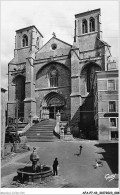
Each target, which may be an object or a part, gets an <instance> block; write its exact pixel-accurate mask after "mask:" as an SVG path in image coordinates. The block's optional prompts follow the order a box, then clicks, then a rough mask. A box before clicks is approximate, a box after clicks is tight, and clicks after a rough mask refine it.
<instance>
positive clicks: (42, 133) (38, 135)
mask: <svg viewBox="0 0 120 195" xmlns="http://www.w3.org/2000/svg"><path fill="white" fill-rule="evenodd" d="M55 125H56V121H55V120H53V119H49V120H48V119H46V120H43V121H40V122H39V123H37V124H35V125H33V126H32V127H30V129H29V130H28V131H27V132H26V133H25V135H26V136H27V140H28V142H52V141H55V140H59V139H58V138H57V137H56V136H55V135H54V134H53V130H54V128H55Z"/></svg>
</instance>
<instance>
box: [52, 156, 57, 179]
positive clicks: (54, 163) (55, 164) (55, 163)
mask: <svg viewBox="0 0 120 195" xmlns="http://www.w3.org/2000/svg"><path fill="white" fill-rule="evenodd" d="M57 167H58V160H57V158H55V160H54V162H53V175H58V170H57Z"/></svg>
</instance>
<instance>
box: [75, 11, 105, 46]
mask: <svg viewBox="0 0 120 195" xmlns="http://www.w3.org/2000/svg"><path fill="white" fill-rule="evenodd" d="M100 28H101V23H100V9H95V10H91V11H87V12H84V13H80V14H76V15H75V30H74V42H77V41H78V42H79V48H81V44H82V43H83V42H84V41H86V40H89V41H90V39H91V41H92V39H95V38H96V36H97V37H98V38H99V39H100V38H101V30H100ZM86 47H87V42H86ZM86 49H87V48H86Z"/></svg>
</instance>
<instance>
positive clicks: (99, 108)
mask: <svg viewBox="0 0 120 195" xmlns="http://www.w3.org/2000/svg"><path fill="white" fill-rule="evenodd" d="M118 100H119V94H118V70H110V69H109V70H108V71H102V72H96V75H95V80H94V111H95V112H94V119H95V126H96V129H97V130H98V139H99V140H113V139H118Z"/></svg>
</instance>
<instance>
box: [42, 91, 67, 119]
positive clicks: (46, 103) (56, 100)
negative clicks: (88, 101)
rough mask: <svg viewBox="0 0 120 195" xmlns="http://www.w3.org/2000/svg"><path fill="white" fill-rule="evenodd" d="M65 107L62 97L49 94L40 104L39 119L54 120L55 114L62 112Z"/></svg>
mask: <svg viewBox="0 0 120 195" xmlns="http://www.w3.org/2000/svg"><path fill="white" fill-rule="evenodd" d="M64 107H65V100H64V98H63V96H62V95H60V94H58V93H56V92H51V93H49V94H47V95H46V96H45V97H44V99H43V101H42V104H41V113H40V115H41V118H44V119H50V118H51V119H55V118H56V114H57V112H58V110H59V112H63V110H64Z"/></svg>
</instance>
